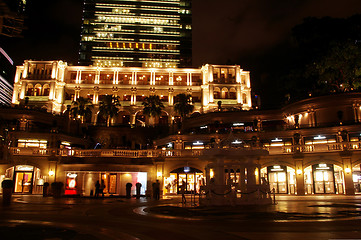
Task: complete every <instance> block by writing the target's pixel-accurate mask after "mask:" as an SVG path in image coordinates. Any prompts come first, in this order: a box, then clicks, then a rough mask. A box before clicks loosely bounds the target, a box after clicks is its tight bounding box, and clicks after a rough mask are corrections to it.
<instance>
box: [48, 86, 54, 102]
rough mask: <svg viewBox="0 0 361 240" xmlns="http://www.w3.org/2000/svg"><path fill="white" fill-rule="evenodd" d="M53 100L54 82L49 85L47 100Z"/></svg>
mask: <svg viewBox="0 0 361 240" xmlns="http://www.w3.org/2000/svg"><path fill="white" fill-rule="evenodd" d="M54 98H55V82H51V83H50V91H49V100H52V99H54Z"/></svg>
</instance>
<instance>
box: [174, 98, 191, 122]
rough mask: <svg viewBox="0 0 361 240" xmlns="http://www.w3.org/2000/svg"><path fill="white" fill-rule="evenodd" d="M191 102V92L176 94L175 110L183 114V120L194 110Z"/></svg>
mask: <svg viewBox="0 0 361 240" xmlns="http://www.w3.org/2000/svg"><path fill="white" fill-rule="evenodd" d="M191 103H192V100H191V95H190V94H185V93H180V94H178V95H177V96H175V104H174V111H175V112H176V113H178V114H179V115H180V116H181V118H182V121H183V119H184V118H185V117H186V116H187V115H188V114H190V113H191V112H193V109H194V106H193V105H192V104H191Z"/></svg>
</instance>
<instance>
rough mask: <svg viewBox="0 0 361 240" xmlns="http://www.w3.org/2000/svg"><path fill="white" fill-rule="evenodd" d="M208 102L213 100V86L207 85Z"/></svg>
mask: <svg viewBox="0 0 361 240" xmlns="http://www.w3.org/2000/svg"><path fill="white" fill-rule="evenodd" d="M209 102H211V103H213V102H214V86H213V85H209Z"/></svg>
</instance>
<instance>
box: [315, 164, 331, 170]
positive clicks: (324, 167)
mask: <svg viewBox="0 0 361 240" xmlns="http://www.w3.org/2000/svg"><path fill="white" fill-rule="evenodd" d="M316 169H319V170H329V169H330V167H329V166H327V164H324V163H320V164H318V166H316Z"/></svg>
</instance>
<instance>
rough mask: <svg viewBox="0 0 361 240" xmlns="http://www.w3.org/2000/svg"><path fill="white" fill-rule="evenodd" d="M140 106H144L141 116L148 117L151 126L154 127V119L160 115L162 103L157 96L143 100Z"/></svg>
mask: <svg viewBox="0 0 361 240" xmlns="http://www.w3.org/2000/svg"><path fill="white" fill-rule="evenodd" d="M142 105H143V106H144V108H143V114H144V115H146V116H148V117H149V118H150V119H151V120H152V122H153V124H151V125H154V119H155V118H156V117H158V116H160V115H161V114H162V109H163V108H164V105H163V103H162V101H161V100H160V98H159V96H158V95H150V96H149V97H146V98H144V101H143V103H142Z"/></svg>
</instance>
